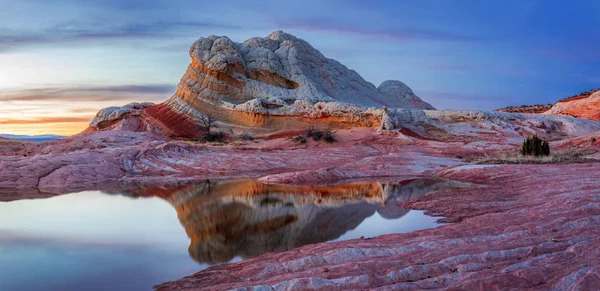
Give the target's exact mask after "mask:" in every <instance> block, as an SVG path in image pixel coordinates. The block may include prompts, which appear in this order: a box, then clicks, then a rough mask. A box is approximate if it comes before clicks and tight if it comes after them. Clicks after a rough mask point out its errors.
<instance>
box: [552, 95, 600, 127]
mask: <svg viewBox="0 0 600 291" xmlns="http://www.w3.org/2000/svg"><path fill="white" fill-rule="evenodd" d="M545 114H555V115H566V116H574V117H580V118H586V119H592V120H600V91H596V92H595V93H593V94H591V95H589V96H581V97H580V98H577V97H574V98H570V99H568V100H565V101H561V102H557V103H556V104H555V105H554V106H552V108H550V110H548V111H546V112H545Z"/></svg>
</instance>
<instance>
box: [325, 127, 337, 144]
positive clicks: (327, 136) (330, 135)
mask: <svg viewBox="0 0 600 291" xmlns="http://www.w3.org/2000/svg"><path fill="white" fill-rule="evenodd" d="M323 140H324V141H325V142H326V143H333V142H336V141H337V140H336V139H335V136H334V135H333V132H331V131H329V130H324V131H323Z"/></svg>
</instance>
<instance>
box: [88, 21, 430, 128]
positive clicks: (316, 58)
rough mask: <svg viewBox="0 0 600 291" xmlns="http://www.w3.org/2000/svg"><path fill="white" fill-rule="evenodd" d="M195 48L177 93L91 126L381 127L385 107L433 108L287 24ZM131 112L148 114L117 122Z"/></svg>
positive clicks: (104, 115)
mask: <svg viewBox="0 0 600 291" xmlns="http://www.w3.org/2000/svg"><path fill="white" fill-rule="evenodd" d="M189 54H190V57H191V64H190V65H189V66H188V68H187V71H186V72H185V74H184V76H183V77H182V78H181V81H180V83H179V86H178V89H177V91H176V92H175V94H174V95H173V96H172V97H171V98H170V99H168V100H167V101H166V102H164V103H161V104H158V105H148V104H147V103H141V104H137V105H127V106H125V107H123V108H118V107H117V108H111V109H110V110H107V109H103V111H104V112H100V113H99V114H98V116H97V117H96V118H95V119H94V122H92V124H91V125H90V129H89V131H94V130H103V129H122V130H151V131H152V130H157V131H163V132H166V133H168V134H171V135H181V136H186V135H193V134H194V133H195V128H194V120H196V119H197V118H198V117H199V116H201V115H210V116H212V117H214V118H215V119H217V121H218V122H219V123H220V124H221V125H222V126H224V127H226V128H228V129H230V130H232V131H248V130H249V129H251V130H253V131H255V132H271V131H275V130H281V129H300V128H306V127H308V126H311V125H314V124H320V125H322V126H324V127H331V126H335V127H349V126H369V127H374V126H378V125H379V123H380V119H381V113H382V112H381V110H380V109H381V108H382V107H384V106H385V107H388V108H413V109H434V107H433V106H431V105H430V104H429V103H426V102H424V101H423V100H421V99H420V98H419V97H418V96H416V95H415V94H414V93H413V91H412V90H411V89H410V88H409V87H408V86H407V85H406V84H404V83H402V82H400V81H394V80H389V81H385V82H383V83H382V84H381V85H380V86H379V88H377V87H375V86H374V85H373V84H371V83H369V82H367V81H365V80H364V79H363V78H362V77H361V76H360V75H359V74H358V73H357V72H355V71H353V70H350V69H348V68H347V67H346V66H344V65H343V64H341V63H340V62H338V61H336V60H333V59H330V58H326V57H325V56H324V55H323V54H322V53H321V52H319V51H318V50H316V49H315V48H313V47H312V46H311V45H310V44H309V43H308V42H306V41H304V40H302V39H300V38H297V37H295V36H293V35H290V34H287V33H284V32H282V31H275V32H273V33H271V34H269V35H268V36H267V37H253V38H250V39H248V40H246V41H244V42H243V43H236V42H233V41H232V40H230V39H229V38H227V37H225V36H214V35H213V36H209V37H203V38H200V39H198V40H197V41H195V42H194V43H193V44H192V46H191V47H190V51H189ZM107 111H110V113H109V112H107ZM128 112H131V114H128ZM131 115H134V116H138V117H139V118H138V119H142V121H141V122H134V121H132V120H129V121H127V124H121V125H117V126H115V124H116V123H120V122H121V121H122V120H123V119H127V117H128V116H131Z"/></svg>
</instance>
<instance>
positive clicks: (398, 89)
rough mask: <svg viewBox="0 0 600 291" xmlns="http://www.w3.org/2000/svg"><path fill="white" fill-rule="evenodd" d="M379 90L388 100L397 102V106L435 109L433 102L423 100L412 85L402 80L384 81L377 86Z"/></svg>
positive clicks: (393, 102)
mask: <svg viewBox="0 0 600 291" xmlns="http://www.w3.org/2000/svg"><path fill="white" fill-rule="evenodd" d="M377 90H379V92H380V93H381V94H382V95H383V96H384V97H385V98H387V99H388V100H387V102H389V103H392V104H396V106H395V107H398V108H414V109H426V110H435V108H434V107H433V106H431V104H429V103H427V102H425V101H423V100H421V98H419V97H418V96H417V95H415V93H413V91H412V90H411V89H410V87H408V86H407V85H406V84H404V83H403V82H401V81H397V80H387V81H384V82H383V83H381V85H379V87H377Z"/></svg>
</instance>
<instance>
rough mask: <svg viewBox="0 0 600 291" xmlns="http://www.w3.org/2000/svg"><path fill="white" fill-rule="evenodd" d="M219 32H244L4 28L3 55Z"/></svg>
mask: <svg viewBox="0 0 600 291" xmlns="http://www.w3.org/2000/svg"><path fill="white" fill-rule="evenodd" d="M215 29H227V30H242V29H244V28H243V27H242V26H238V25H234V24H220V23H209V22H201V21H170V22H166V21H162V22H149V23H143V22H140V23H130V24H122V25H106V24H103V23H94V22H91V23H89V22H80V21H70V22H65V23H61V24H58V25H55V26H52V27H49V28H46V29H42V30H40V31H23V30H9V29H1V27H0V52H8V51H14V50H17V49H19V48H22V47H28V46H39V45H47V44H59V43H86V42H101V41H110V40H115V41H118V40H126V41H131V40H140V39H166V38H172V37H177V36H186V35H188V32H190V31H197V30H208V31H211V30H215Z"/></svg>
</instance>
